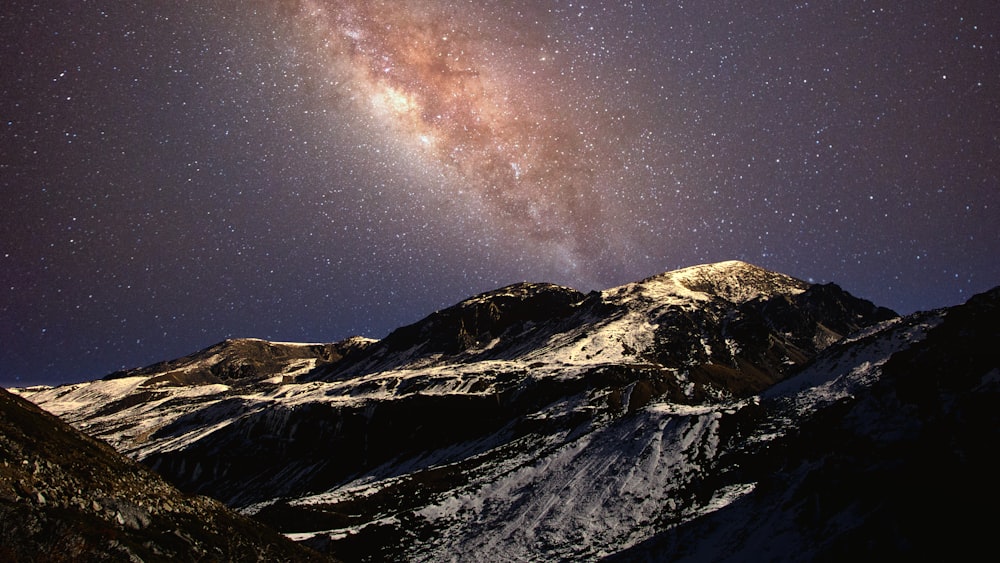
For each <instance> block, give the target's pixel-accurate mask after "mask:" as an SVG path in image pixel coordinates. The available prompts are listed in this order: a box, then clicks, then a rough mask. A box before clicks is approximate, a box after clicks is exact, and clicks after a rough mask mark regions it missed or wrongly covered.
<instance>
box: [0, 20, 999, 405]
mask: <svg viewBox="0 0 1000 563" xmlns="http://www.w3.org/2000/svg"><path fill="white" fill-rule="evenodd" d="M0 18H2V19H0V48H2V55H0V56H2V64H0V76H2V81H0V93H2V95H0V128H2V129H0V131H2V132H0V135H2V136H0V194H2V196H3V197H2V202H3V203H2V204H0V385H8V386H9V385H26V384H34V383H48V384H57V383H64V382H72V381H82V380H87V379H95V378H97V377H101V376H103V375H104V374H107V373H109V372H111V371H113V370H116V369H121V368H126V367H137V366H141V365H146V364H150V363H153V362H156V361H159V360H165V359H171V358H175V357H179V356H182V355H186V354H188V353H191V352H194V351H196V350H198V349H200V348H203V347H205V346H208V345H210V344H213V343H215V342H218V341H220V340H222V339H225V338H229V337H259V338H267V339H272V340H282V341H307V342H331V341H335V340H340V339H342V338H346V337H348V336H351V335H355V334H361V335H365V336H371V337H375V338H380V337H382V336H385V335H386V334H387V333H388V332H389V331H390V330H391V329H393V328H395V327H398V326H401V325H403V324H408V323H411V322H414V321H416V320H418V319H420V318H422V317H423V316H425V315H427V314H429V313H430V312H432V311H434V310H436V309H440V308H442V307H445V306H448V305H451V304H454V303H456V302H458V301H460V300H462V299H464V298H465V297H468V296H471V295H473V294H475V293H478V292H481V291H486V290H490V289H494V288H496V287H499V286H502V285H506V284H509V283H514V282H518V281H549V282H554V283H560V284H564V285H569V286H572V287H575V288H577V289H581V290H590V289H603V288H606V287H611V286H614V285H618V284H622V283H626V282H629V281H635V280H638V279H641V278H644V277H647V276H650V275H653V274H656V273H659V272H662V271H666V270H670V269H675V268H678V267H683V266H689V265H694V264H699V263H705V262H715V261H720V260H727V259H741V260H745V261H748V262H752V263H755V264H758V265H760V266H764V267H766V268H769V269H773V270H778V271H782V272H785V273H788V274H791V275H794V276H797V277H800V278H802V279H807V280H811V281H816V282H827V281H834V282H836V283H838V284H839V285H841V286H842V287H844V288H845V289H847V290H848V291H850V292H852V293H854V294H855V295H858V296H861V297H864V298H867V299H870V300H873V301H875V302H876V303H878V304H880V305H884V306H888V307H891V308H893V309H895V310H897V311H899V312H902V313H908V312H912V311H914V310H920V309H929V308H934V307H939V306H944V305H953V304H957V303H960V302H962V301H964V300H965V299H967V298H968V297H969V296H971V295H972V294H973V293H976V292H979V291H982V290H985V289H988V288H989V287H992V286H994V285H996V284H1000V260H998V258H1000V226H998V225H1000V139H998V134H1000V10H997V8H996V3H995V0H982V1H965V2H942V1H925V2H908V1H907V2H899V1H898V0H897V1H891V2H890V1H880V0H869V1H862V0H845V1H841V2H785V1H773V2H750V3H748V2H732V1H721V0H701V1H697V2H659V1H657V2H652V1H650V2H643V1H637V0H633V1H623V2H599V1H590V2H587V1H583V2H579V1H576V0H573V1H566V0H531V1H527V0H525V1H518V0H512V1H511V0H508V1H503V2H499V1H494V0H479V1H459V0H414V1H406V0H400V1H368V2H362V1H350V0H291V1H281V2H275V1H267V2H265V1H258V0H250V1H239V2H237V1H230V0H216V1H199V0H191V1H187V2H153V1H147V2H128V1H122V0H115V1H110V0H108V1H104V0H72V1H70V0H46V1H44V2H40V1H39V2H32V1H26V0H12V1H8V2H6V3H5V4H4V7H3V8H0Z"/></svg>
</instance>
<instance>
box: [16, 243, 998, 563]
mask: <svg viewBox="0 0 1000 563" xmlns="http://www.w3.org/2000/svg"><path fill="white" fill-rule="evenodd" d="M981 300H982V301H983V304H979V301H975V300H970V303H973V304H972V305H970V307H972V308H976V307H979V308H984V309H990V307H993V305H990V301H989V299H988V298H985V297H984V298H982V299H981ZM994 308H995V307H994ZM954 310H959V311H961V309H946V310H940V311H931V312H926V313H921V314H915V315H908V316H906V317H900V316H898V315H896V314H895V313H893V312H892V311H889V310H888V309H884V308H881V307H878V306H876V305H874V304H872V303H871V302H869V301H866V300H863V299H859V298H856V297H854V296H851V295H850V294H848V293H847V292H844V291H843V290H842V289H841V288H839V287H838V286H836V285H835V284H809V283H806V282H804V281H802V280H797V279H795V278H792V277H789V276H786V275H784V274H779V273H776V272H769V271H767V270H764V269H762V268H759V267H757V266H753V265H750V264H746V263H742V262H736V261H731V262H725V263H719V264H711V265H702V266H698V267H692V268H686V269H682V270H677V271H674V272H665V273H663V274H659V275H657V276H652V277H650V278H647V279H645V280H641V281H639V282H634V283H631V284H625V285H622V286H618V287H616V288H610V289H607V290H604V291H601V292H591V293H587V294H584V293H582V292H578V291H576V290H573V289H571V288H565V287H561V286H556V285H552V284H534V283H522V284H513V285H510V286H506V287H504V288H499V289H497V290H493V291H489V292H484V293H481V294H479V295H476V296H473V297H470V298H468V299H466V300H463V301H461V302H459V303H457V304H456V305H454V306H452V307H448V308H445V309H442V310H440V311H436V312H434V313H431V314H430V315H428V316H426V317H425V318H424V319H421V320H419V321H417V322H415V323H413V324H411V325H407V326H406V327H400V329H398V330H397V331H394V332H393V333H391V334H390V335H389V336H387V337H386V338H384V339H382V340H380V341H373V340H367V339H354V340H352V341H350V342H349V343H347V344H343V343H341V344H343V345H341V346H340V347H337V346H338V345H322V346H333V348H331V349H326V348H309V347H308V346H306V345H302V346H300V347H299V348H296V349H295V350H291V349H286V348H282V347H281V346H280V345H279V346H277V347H276V348H273V349H272V348H269V347H268V345H267V344H265V343H262V341H254V343H252V344H247V346H249V347H250V348H252V349H254V350H269V351H270V352H269V353H268V354H263V356H262V357H255V358H256V360H255V361H256V362H257V363H256V364H255V365H257V366H258V367H256V368H255V369H256V371H252V370H249V369H248V370H245V372H244V371H239V370H235V371H233V370H230V373H236V374H237V375H239V374H244V376H243V377H236V378H231V379H229V380H224V379H221V378H220V379H219V380H218V381H208V380H206V381H203V382H199V383H196V384H175V383H176V382H165V379H164V378H163V376H164V375H165V373H170V371H169V370H174V371H176V370H178V369H187V368H191V369H194V370H208V372H209V373H213V372H212V369H211V366H210V365H209V364H212V362H210V361H208V360H209V359H210V358H213V357H216V359H217V360H219V362H217V363H219V364H220V365H221V364H225V365H235V364H232V362H233V358H230V359H225V358H223V356H225V354H220V353H218V351H215V352H211V350H212V347H210V348H209V349H206V350H207V351H209V352H206V351H203V352H204V353H196V354H195V355H192V357H194V356H197V358H198V359H197V360H192V359H191V358H192V357H188V360H187V362H188V363H187V364H185V363H184V362H181V361H180V360H178V361H176V362H180V363H170V362H166V363H163V364H162V366H161V368H157V369H152V370H148V371H139V370H133V371H131V372H130V375H127V376H125V377H115V378H111V379H105V380H98V381H95V382H88V383H85V384H78V385H75V386H66V387H63V388H54V389H35V390H22V391H21V392H22V393H23V394H24V395H25V396H28V397H29V398H31V399H33V400H35V401H37V402H38V403H39V404H42V405H43V406H45V407H46V408H49V409H51V410H53V411H54V412H59V413H61V414H62V415H63V416H65V417H67V419H68V420H70V421H71V422H73V424H75V425H77V426H78V427H80V428H83V429H85V430H87V431H89V432H91V433H93V434H94V435H97V436H100V437H102V438H104V439H107V440H108V441H109V442H111V443H113V444H114V445H115V446H116V448H118V449H119V450H120V451H123V452H125V453H127V454H128V455H130V456H131V457H134V458H136V459H140V460H142V461H143V462H144V463H147V464H149V465H151V466H152V467H154V468H155V469H156V470H157V471H159V472H161V473H163V474H164V475H166V476H168V478H169V479H171V480H172V481H173V482H174V483H176V484H178V485H179V486H180V487H181V488H182V489H184V490H187V491H190V492H199V493H204V494H211V495H213V496H216V497H217V498H220V499H222V500H224V501H225V502H226V503H227V504H229V505H230V506H233V507H237V508H239V509H240V510H241V511H243V512H244V513H245V514H248V515H253V516H254V517H255V518H257V519H258V520H260V521H263V522H265V523H267V524H269V525H272V526H274V527H276V528H277V529H279V530H280V531H282V532H283V533H285V534H287V535H288V536H289V537H291V538H293V539H296V540H298V541H302V542H304V543H306V544H308V545H311V546H313V547H316V548H318V549H321V550H324V551H326V552H328V553H332V554H334V555H336V556H338V557H341V558H343V559H345V560H359V561H362V560H364V561H367V560H407V561H420V560H437V559H440V558H441V557H445V556H447V557H460V558H477V559H482V560H486V561H492V560H496V561H505V560H519V559H525V558H528V559H532V558H545V559H553V560H596V559H600V558H602V557H605V556H612V555H614V554H616V553H620V554H622V555H621V557H626V558H627V557H629V556H635V557H636V558H639V559H642V558H644V557H647V556H649V555H650V554H651V553H652V554H656V553H660V552H662V551H663V550H667V551H668V552H669V551H670V550H674V552H676V553H678V554H684V553H689V554H693V555H692V557H696V556H697V555H698V554H702V553H703V552H702V551H699V549H700V548H698V546H697V541H695V540H693V539H691V538H694V537H700V536H701V535H704V534H708V533H709V532H710V531H706V530H703V529H702V528H700V524H698V523H699V522H701V521H702V520H703V519H704V520H705V521H706V522H707V521H714V520H713V518H714V517H713V516H711V515H713V514H719V515H720V517H721V515H724V514H727V512H725V511H724V510H725V508H726V507H727V506H731V505H735V506H740V505H741V504H740V503H747V502H751V501H752V502H762V501H757V500H755V499H758V498H765V499H772V500H773V498H774V497H772V496H767V495H765V494H764V493H766V492H767V490H771V489H768V488H767V487H764V488H763V489H760V487H762V486H763V485H761V484H762V483H768V482H770V481H768V479H767V478H766V477H767V475H766V472H761V471H762V470H756V471H749V470H747V469H745V468H749V469H753V468H754V467H764V466H768V467H770V466H769V465H768V464H767V463H764V464H761V463H760V462H757V461H754V460H755V459H757V457H759V456H764V458H768V457H770V456H771V455H772V454H769V453H768V452H769V451H771V448H777V449H776V450H774V451H786V452H792V453H791V454H788V455H787V456H786V457H785V458H784V459H785V460H786V461H784V462H779V461H772V462H769V463H786V464H788V465H789V467H793V466H795V467H798V466H799V465H801V462H800V460H798V459H796V458H794V457H789V456H792V455H793V454H794V455H799V454H801V455H806V452H809V451H811V450H809V447H808V446H809V441H808V440H806V441H805V442H802V441H798V442H796V441H795V440H796V439H795V438H794V436H796V435H798V433H799V429H800V428H812V427H814V426H815V425H816V424H820V426H823V425H826V424H839V422H837V421H838V420H839V419H838V417H839V416H840V414H838V413H842V412H847V411H845V410H844V408H845V407H844V406H845V405H851V404H864V405H867V404H869V403H864V398H865V397H867V396H868V395H869V394H870V393H872V392H873V391H872V389H875V388H877V385H878V382H879V381H880V380H881V378H882V372H883V370H884V369H885V366H887V365H893V364H892V363H891V358H894V357H896V356H897V355H898V354H900V353H902V352H905V351H907V350H911V349H917V348H918V347H919V346H920V343H921V342H923V341H925V340H927V339H928V338H930V337H929V336H928V335H931V334H936V333H935V332H934V331H935V330H936V327H938V326H942V323H945V324H946V323H947V318H948V315H950V314H952V311H954ZM977 318H979V317H977ZM981 324H982V323H980V325H981ZM980 325H974V327H973V328H974V330H975V331H980V332H982V331H983V330H986V329H984V328H983V327H982V326H980ZM970 330H972V329H970ZM345 342H347V341H345ZM932 342H933V343H935V344H934V346H938V347H940V346H942V344H939V342H942V341H941V340H940V339H938V338H937V337H934V338H933V340H932ZM976 342H979V341H978V340H977V341H976ZM222 344H225V343H222ZM220 345H221V344H220ZM241 345H242V344H240V343H239V342H235V341H234V342H231V343H230V344H229V346H230V347H233V349H235V348H236V347H238V346H241ZM285 346H294V345H290V344H285ZM313 346H316V345H313ZM957 346H958V343H955V342H951V341H949V344H947V346H945V349H946V350H945V352H941V353H942V354H947V353H948V349H950V347H957ZM304 350H305V351H309V353H310V354H313V355H314V356H311V357H308V358H302V357H298V356H296V353H298V352H303V351H304ZM329 350H334V351H337V353H336V354H334V353H332V352H330V351H329ZM296 351H297V352H296ZM258 353H259V352H258ZM198 354H201V355H198ZM322 354H326V356H322ZM199 362H201V363H199ZM206 362H207V363H206ZM226 362H229V363H228V364H227V363H226ZM987 363H988V362H987ZM977 365H978V364H977ZM163 366H165V367H163ZM192 366H194V367H192ZM164 369H166V370H168V371H166V372H164ZM225 369H229V368H225ZM225 369H223V368H218V369H217V370H216V371H219V370H222V371H225ZM157 370H159V371H157ZM934 385H938V386H939V384H928V385H927V387H932V388H933V387H934ZM904 387H905V384H904ZM916 387H917V388H918V389H923V387H924V386H922V385H918V386H916ZM965 391H968V392H969V393H978V392H979V391H976V389H975V388H973V389H971V390H969V389H965ZM965 391H963V392H965ZM930 396H933V393H931V395H930ZM871 404H877V405H879V406H878V407H871V408H873V409H875V408H885V407H884V405H883V404H882V403H877V402H875V403H871ZM859 408H860V407H859ZM866 408H867V407H866ZM969 412H974V411H971V410H970V411H969ZM977 416H978V415H977ZM821 420H830V421H834V422H828V423H819V422H816V421H821ZM818 436H819V437H818V438H817V440H819V441H818V442H817V443H821V440H820V438H822V434H819V435H818ZM791 443H795V444H798V445H796V446H795V447H790V446H787V444H791ZM816 447H818V446H816ZM809 455H814V454H813V453H809ZM852 455H853V454H852ZM755 456H757V457H755ZM776 459H777V458H776ZM823 475H826V476H825V477H824V478H829V476H828V475H827V474H823ZM797 478H798V477H797ZM768 486H769V487H770V486H771V485H768ZM609 491H615V492H614V494H611V493H610V492H609ZM774 502H777V501H774ZM779 505H780V503H779ZM796 506H798V505H796ZM772 508H773V509H774V510H776V511H778V512H777V513H778V514H782V512H781V511H782V510H784V509H782V508H781V507H780V506H775V507H772ZM733 510H735V509H733ZM796 510H798V509H796ZM588 515H596V516H593V518H596V520H594V519H588V518H592V517H591V516H588ZM735 520H736V521H738V520H739V519H738V518H736V519H735ZM726 522H729V521H728V520H726ZM728 525H730V526H734V524H731V523H730V524H728ZM665 530H679V532H678V534H680V531H685V532H684V536H683V537H684V538H685V539H683V540H676V541H675V540H670V539H668V536H664V535H663V534H664V533H665ZM686 530H695V531H691V532H687V531H686ZM732 531H733V533H734V534H737V535H739V534H741V533H743V532H746V533H747V534H750V535H753V534H754V533H758V534H759V533H764V532H762V531H761V530H756V531H755V530H754V529H750V528H747V529H746V530H742V531H741V530H737V529H735V528H733V529H732ZM676 537H680V536H676ZM657 538H659V539H657ZM801 541H805V540H801ZM692 542H694V543H692ZM741 549H743V551H740V549H735V550H734V553H744V554H747V553H750V552H748V551H745V550H746V549H749V548H748V547H746V546H744V547H742V548H741ZM784 555H785V558H787V559H794V558H795V557H794V552H793V551H788V552H787V553H785V554H784ZM654 558H655V557H654Z"/></svg>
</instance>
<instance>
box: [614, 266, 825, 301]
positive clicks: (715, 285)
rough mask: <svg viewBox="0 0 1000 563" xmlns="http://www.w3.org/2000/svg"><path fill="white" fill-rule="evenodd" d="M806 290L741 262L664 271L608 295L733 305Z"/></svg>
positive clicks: (795, 282)
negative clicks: (713, 299)
mask: <svg viewBox="0 0 1000 563" xmlns="http://www.w3.org/2000/svg"><path fill="white" fill-rule="evenodd" d="M809 287H810V284H809V283H807V282H805V281H802V280H799V279H796V278H793V277H791V276H788V275H786V274H782V273H778V272H773V271H771V270H767V269H765V268H761V267H760V266H756V265H754V264H749V263H747V262H742V261H740V260H727V261H725V262H716V263H709V264H700V265H697V266H690V267H687V268H682V269H679V270H672V271H669V272H664V273H662V274H658V275H655V276H652V277H649V278H646V279H644V280H642V281H640V282H636V283H633V284H627V285H625V286H622V287H619V288H614V289H612V290H608V292H609V293H612V292H617V293H621V292H622V291H623V290H625V291H629V292H630V293H631V292H639V293H641V294H643V295H646V296H648V297H651V298H655V299H663V300H672V299H676V298H687V299H689V300H695V301H703V300H705V299H706V298H709V297H718V298H722V299H725V300H726V301H730V302H732V303H745V302H747V301H751V300H753V299H757V298H769V297H774V296H775V295H778V294H785V295H795V294H799V293H802V292H803V291H805V290H806V289H808V288H809Z"/></svg>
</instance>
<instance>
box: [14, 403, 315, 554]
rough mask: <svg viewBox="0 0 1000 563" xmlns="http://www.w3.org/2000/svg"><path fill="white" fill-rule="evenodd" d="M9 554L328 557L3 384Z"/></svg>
mask: <svg viewBox="0 0 1000 563" xmlns="http://www.w3.org/2000/svg"><path fill="white" fill-rule="evenodd" d="M0 460H2V465H0V561H167V560H174V561H328V560H330V559H329V558H328V557H326V556H323V555H321V554H319V553H316V552H314V551H311V550H309V549H306V548H304V547H302V546H300V545H297V544H295V543H294V542H291V541H289V540H287V539H286V538H285V537H283V536H281V535H280V534H278V533H276V532H274V531H272V530H271V529H269V528H267V527H265V526H263V525H261V524H260V523H258V522H256V521H254V520H251V519H249V518H246V517H244V516H241V515H239V514H236V513H235V512H233V511H231V510H229V509H227V508H226V507H225V506H224V505H222V504H221V503H219V502H217V501H214V500H212V499H209V498H206V497H197V496H189V495H185V494H183V493H181V492H179V491H178V490H177V489H175V488H174V487H173V486H171V485H169V484H167V483H166V482H165V481H164V480H163V479H162V478H160V477H159V476H158V475H156V474H154V473H153V472H151V471H150V470H148V469H146V468H145V467H144V466H142V465H140V464H138V463H135V462H133V461H130V460H128V459H126V458H125V457H123V456H122V455H121V454H119V453H118V452H116V451H115V450H114V449H112V448H111V447H110V446H108V445H107V444H105V443H103V442H100V441H98V440H95V439H93V438H90V437H88V436H85V435H83V434H81V433H80V432H79V431H77V430H76V429H74V428H72V427H70V426H69V425H68V424H66V423H64V422H62V421H61V420H59V419H57V418H56V417H54V416H52V415H51V414H49V413H47V412H44V411H42V410H41V409H39V408H38V407H37V406H35V405H34V404H32V403H30V402H29V401H27V400H25V399H22V398H20V397H17V396H15V395H12V394H11V393H9V392H7V391H6V390H3V389H0Z"/></svg>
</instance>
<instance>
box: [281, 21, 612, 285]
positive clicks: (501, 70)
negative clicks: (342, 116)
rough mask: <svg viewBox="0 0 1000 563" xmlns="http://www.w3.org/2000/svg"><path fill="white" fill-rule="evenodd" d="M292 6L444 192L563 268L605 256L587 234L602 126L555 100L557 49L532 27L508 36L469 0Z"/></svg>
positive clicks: (596, 208)
mask: <svg viewBox="0 0 1000 563" xmlns="http://www.w3.org/2000/svg"><path fill="white" fill-rule="evenodd" d="M497 7H498V6H494V7H493V8H497ZM293 13H294V18H295V19H296V20H297V21H298V25H300V26H302V27H306V28H309V29H311V31H312V34H311V39H312V40H313V41H315V42H316V43H317V44H320V45H321V47H319V50H320V53H321V55H322V56H323V57H325V62H326V65H327V67H328V69H329V71H330V73H331V75H332V77H334V79H335V80H336V81H338V83H339V84H342V87H343V89H344V90H345V91H346V92H347V97H348V98H349V99H350V100H351V101H352V102H353V103H354V104H355V105H356V107H354V108H352V109H353V110H356V111H360V112H368V113H370V114H371V116H372V117H374V118H375V119H378V120H381V121H382V122H383V125H384V126H385V127H386V128H387V130H388V133H389V134H390V135H391V136H392V137H393V138H394V139H395V140H397V141H399V142H402V143H404V144H405V145H407V146H408V147H409V148H410V149H411V150H412V151H413V153H415V158H416V159H418V160H420V161H421V162H422V163H423V164H424V165H426V166H432V167H434V169H435V170H436V171H437V172H438V173H440V174H441V175H442V176H444V177H446V178H447V181H446V182H445V187H446V189H447V191H446V192H445V194H444V195H445V196H446V197H450V198H453V199H470V200H471V201H467V202H466V203H468V204H471V206H472V207H473V208H475V209H477V210H478V211H477V213H476V216H477V217H479V218H480V219H481V220H484V221H488V222H490V223H491V224H493V225H496V226H497V227H499V228H500V229H502V232H503V233H504V235H505V236H506V237H507V238H511V239H516V240H519V241H521V242H522V243H523V244H526V245H530V246H531V247H532V249H533V250H534V252H535V253H536V254H537V255H541V256H546V257H547V259H549V260H554V261H556V262H558V263H559V264H560V265H561V266H562V267H564V268H568V269H571V270H572V269H573V268H574V265H575V264H577V263H578V262H579V261H580V260H581V259H582V257H584V256H591V257H596V256H605V255H606V251H607V250H608V248H609V242H610V241H609V240H608V239H607V238H604V237H600V236H595V234H596V233H597V231H598V230H599V229H598V227H599V226H600V225H602V224H604V223H605V222H606V221H608V220H609V219H610V218H609V217H608V216H606V215H607V214H609V213H610V212H611V211H612V208H613V206H612V205H610V204H609V202H607V201H602V200H601V196H600V192H599V191H598V188H599V186H598V185H597V181H598V179H599V178H601V176H602V173H604V172H606V170H605V169H604V168H605V167H607V166H608V164H609V163H611V162H614V159H613V158H612V157H611V156H609V155H608V154H602V153H601V152H600V151H602V150H605V151H606V150H607V147H604V146H598V143H597V142H595V139H599V138H601V137H602V136H603V135H604V132H602V131H601V129H600V128H599V127H595V126H594V125H592V124H588V123H585V122H581V121H580V120H578V119H574V116H573V115H571V112H570V111H568V110H567V108H565V107H564V106H562V105H560V103H559V100H558V96H561V95H565V89H566V88H567V85H564V84H563V85H560V84H559V81H558V80H557V78H556V77H555V76H553V75H552V73H551V72H546V71H547V70H550V69H551V68H552V67H553V66H554V65H556V64H558V62H557V60H556V59H557V58H559V57H560V55H559V54H558V53H557V52H553V51H552V50H551V49H547V48H546V45H545V37H544V36H543V32H542V31H541V30H539V31H535V32H534V34H532V31H531V30H527V32H526V33H525V34H524V35H523V36H515V39H514V40H513V41H508V39H509V38H510V35H511V34H510V31H509V30H510V28H509V26H511V25H515V22H513V21H503V19H500V20H498V21H493V22H490V20H489V12H488V11H486V10H484V7H483V6H482V5H481V4H478V3H473V4H469V5H466V6H463V7H462V8H461V9H456V8H455V7H454V6H442V5H440V3H434V2H320V1H315V2H313V1H310V2H303V3H301V4H299V5H298V7H297V9H294V11H293ZM532 35H534V36H532ZM491 38H492V39H491ZM512 60H513V61H515V62H514V63H513V64H512V63H511V61H512ZM539 72H541V73H542V75H541V76H539Z"/></svg>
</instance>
